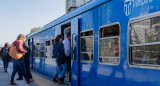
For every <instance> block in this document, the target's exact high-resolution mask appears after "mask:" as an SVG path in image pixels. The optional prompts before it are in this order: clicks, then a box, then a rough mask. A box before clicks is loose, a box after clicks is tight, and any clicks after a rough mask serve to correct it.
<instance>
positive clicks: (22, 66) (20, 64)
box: [11, 58, 29, 81]
mask: <svg viewBox="0 0 160 86" xmlns="http://www.w3.org/2000/svg"><path fill="white" fill-rule="evenodd" d="M18 67H19V68H20V70H21V71H22V74H23V76H24V77H25V79H26V81H28V80H29V78H28V77H27V74H26V69H25V64H24V59H23V58H21V59H19V60H16V59H13V72H12V75H11V81H14V77H15V75H16V73H17V71H18Z"/></svg>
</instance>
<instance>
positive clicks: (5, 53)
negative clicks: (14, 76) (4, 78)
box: [1, 43, 10, 72]
mask: <svg viewBox="0 0 160 86" xmlns="http://www.w3.org/2000/svg"><path fill="white" fill-rule="evenodd" d="M1 54H2V60H3V67H4V71H5V72H7V69H8V62H9V61H10V56H9V43H5V45H4V48H2V50H1Z"/></svg>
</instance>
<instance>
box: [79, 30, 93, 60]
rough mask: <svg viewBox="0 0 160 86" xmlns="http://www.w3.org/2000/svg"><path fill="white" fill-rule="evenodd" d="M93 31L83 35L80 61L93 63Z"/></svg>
mask: <svg viewBox="0 0 160 86" xmlns="http://www.w3.org/2000/svg"><path fill="white" fill-rule="evenodd" d="M93 55H94V54H93V30H91V31H86V32H83V33H81V52H80V60H81V61H87V62H93Z"/></svg>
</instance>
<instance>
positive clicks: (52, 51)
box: [52, 39, 55, 57]
mask: <svg viewBox="0 0 160 86" xmlns="http://www.w3.org/2000/svg"><path fill="white" fill-rule="evenodd" d="M54 41H55V39H53V40H52V57H53V48H54V47H53V45H54Z"/></svg>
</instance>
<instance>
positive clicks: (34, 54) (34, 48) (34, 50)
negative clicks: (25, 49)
mask: <svg viewBox="0 0 160 86" xmlns="http://www.w3.org/2000/svg"><path fill="white" fill-rule="evenodd" d="M33 57H36V47H35V44H33Z"/></svg>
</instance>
